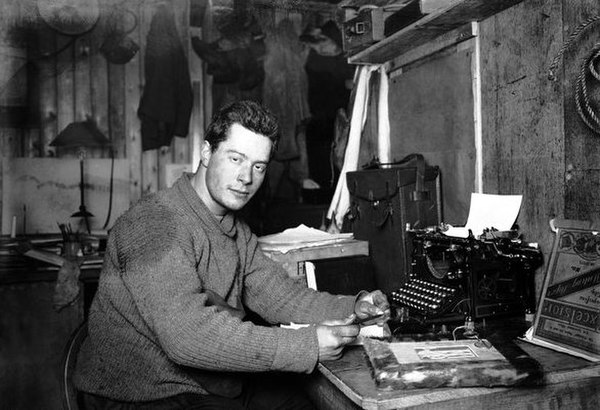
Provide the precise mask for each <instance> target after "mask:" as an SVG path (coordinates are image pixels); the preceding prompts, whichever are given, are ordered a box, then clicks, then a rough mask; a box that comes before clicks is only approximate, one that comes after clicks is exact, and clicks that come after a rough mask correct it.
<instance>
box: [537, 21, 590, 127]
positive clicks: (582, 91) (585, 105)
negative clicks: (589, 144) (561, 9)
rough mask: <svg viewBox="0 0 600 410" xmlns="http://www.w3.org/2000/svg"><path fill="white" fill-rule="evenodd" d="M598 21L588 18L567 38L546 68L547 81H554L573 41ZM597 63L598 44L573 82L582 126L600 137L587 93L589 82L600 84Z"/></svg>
mask: <svg viewBox="0 0 600 410" xmlns="http://www.w3.org/2000/svg"><path fill="white" fill-rule="evenodd" d="M598 20H600V15H597V16H593V17H590V18H588V19H587V20H586V21H585V22H583V23H582V24H580V25H579V26H578V27H577V28H576V29H575V30H574V31H573V32H572V33H571V34H570V35H569V38H568V39H567V41H565V42H564V44H563V46H562V47H561V49H560V50H559V52H558V53H557V54H556V57H554V59H553V60H552V63H551V64H550V67H549V68H548V79H549V80H550V81H556V79H557V76H556V69H557V67H558V64H559V62H560V59H561V57H562V56H563V54H564V53H565V51H566V50H567V49H568V48H569V47H570V46H571V45H572V44H573V43H574V42H575V40H576V39H577V38H578V37H579V36H580V35H581V33H583V31H584V30H585V29H586V28H588V27H589V26H590V25H591V24H592V23H594V22H596V21H598ZM599 62H600V42H599V43H596V44H595V45H594V47H593V48H592V50H591V51H590V53H588V54H587V55H586V57H585V58H584V59H583V61H582V63H581V66H580V69H579V73H578V74H577V79H576V81H575V107H576V108H577V114H579V117H580V118H581V120H582V121H583V122H584V124H585V125H586V126H587V127H588V128H590V129H591V130H592V131H594V132H595V133H596V134H599V135H600V118H599V117H598V114H597V112H596V110H595V109H594V107H593V106H592V103H591V102H590V97H589V91H588V82H589V80H595V81H597V82H600V73H599V71H598V66H599Z"/></svg>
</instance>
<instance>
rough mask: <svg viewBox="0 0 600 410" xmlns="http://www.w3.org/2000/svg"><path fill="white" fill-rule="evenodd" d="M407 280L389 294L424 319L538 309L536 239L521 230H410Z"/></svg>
mask: <svg viewBox="0 0 600 410" xmlns="http://www.w3.org/2000/svg"><path fill="white" fill-rule="evenodd" d="M407 240H408V241H409V242H410V243H409V244H407V245H408V247H409V249H411V248H412V250H411V251H410V253H409V254H410V255H411V256H410V257H411V264H410V265H411V267H410V272H409V273H408V280H407V281H406V282H405V283H404V284H403V285H401V286H400V288H399V289H396V290H394V291H393V292H391V294H389V295H388V296H389V299H390V302H391V304H392V306H393V307H396V308H403V310H404V311H406V310H407V311H408V314H409V315H410V316H411V317H412V318H417V320H419V321H420V322H421V323H434V324H435V323H444V322H448V323H450V322H452V321H459V320H465V318H467V317H468V318H471V319H473V320H475V319H481V318H486V317H493V316H498V315H505V314H506V315H507V314H520V313H524V312H526V311H527V309H531V311H533V310H534V309H535V284H534V273H535V269H536V268H538V267H539V266H541V264H542V254H541V252H540V251H539V249H538V248H537V245H536V244H532V243H527V242H524V241H522V240H521V239H520V238H518V234H517V232H516V231H502V232H500V231H493V230H488V231H486V232H484V234H483V235H481V236H480V237H479V238H475V237H474V236H473V235H472V234H470V235H469V237H467V238H458V237H451V236H446V235H444V234H443V231H442V229H441V228H435V229H432V228H429V229H426V230H418V231H414V230H413V231H409V235H408V239H407Z"/></svg>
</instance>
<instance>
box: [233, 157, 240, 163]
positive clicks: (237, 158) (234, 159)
mask: <svg viewBox="0 0 600 410" xmlns="http://www.w3.org/2000/svg"><path fill="white" fill-rule="evenodd" d="M241 160H242V159H241V158H240V157H231V162H235V163H238V162H240V161H241Z"/></svg>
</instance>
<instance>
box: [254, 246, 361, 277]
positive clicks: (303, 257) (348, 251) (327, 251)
mask: <svg viewBox="0 0 600 410" xmlns="http://www.w3.org/2000/svg"><path fill="white" fill-rule="evenodd" d="M263 252H264V254H265V255H267V256H268V257H269V258H271V259H273V260H274V261H276V262H279V263H281V264H282V266H283V268H284V269H285V270H286V271H287V273H288V275H289V276H290V277H292V278H294V279H297V280H300V281H303V282H305V283H306V282H307V276H306V262H314V261H320V260H328V259H339V258H348V257H353V256H368V255H369V242H368V241H359V240H356V239H352V240H348V241H343V242H338V243H334V244H329V245H320V246H307V247H304V248H299V249H293V250H290V251H288V252H285V253H283V252H277V251H266V250H263Z"/></svg>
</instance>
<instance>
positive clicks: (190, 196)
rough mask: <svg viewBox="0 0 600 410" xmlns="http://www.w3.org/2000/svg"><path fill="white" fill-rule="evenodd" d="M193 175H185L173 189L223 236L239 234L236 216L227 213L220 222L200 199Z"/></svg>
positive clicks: (187, 173) (188, 173)
mask: <svg viewBox="0 0 600 410" xmlns="http://www.w3.org/2000/svg"><path fill="white" fill-rule="evenodd" d="M192 176H193V174H192V173H190V172H186V173H184V174H183V175H182V176H181V177H180V178H179V179H178V180H177V181H176V182H175V184H174V186H173V188H175V190H176V191H177V192H179V194H180V195H181V196H182V197H183V198H184V199H185V201H186V202H187V203H188V204H189V206H190V207H191V208H192V210H193V211H194V212H195V213H196V215H198V217H199V218H200V219H201V220H202V221H204V222H205V223H206V224H207V225H208V226H209V227H210V228H211V229H213V230H215V231H221V232H223V234H225V235H227V236H229V237H231V238H233V237H234V236H235V234H236V232H237V229H236V226H235V225H236V224H235V214H234V213H233V212H227V213H226V214H225V216H223V219H221V220H220V221H219V219H217V217H216V216H215V215H213V213H212V212H211V211H210V210H209V209H208V207H207V206H206V204H205V203H204V202H203V201H202V199H200V197H199V196H198V193H196V191H195V190H194V188H193V187H192V183H191V182H190V179H191V178H192Z"/></svg>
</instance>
